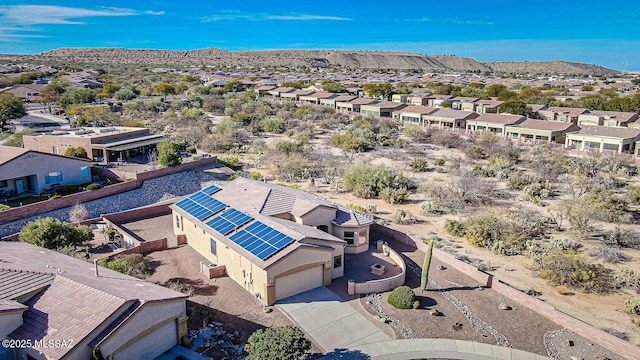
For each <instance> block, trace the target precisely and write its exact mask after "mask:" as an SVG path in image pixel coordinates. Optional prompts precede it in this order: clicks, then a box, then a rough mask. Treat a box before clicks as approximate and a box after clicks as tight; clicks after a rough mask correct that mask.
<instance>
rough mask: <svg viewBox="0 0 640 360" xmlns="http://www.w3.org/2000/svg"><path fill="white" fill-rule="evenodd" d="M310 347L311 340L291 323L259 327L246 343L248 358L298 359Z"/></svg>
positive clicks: (249, 359)
mask: <svg viewBox="0 0 640 360" xmlns="http://www.w3.org/2000/svg"><path fill="white" fill-rule="evenodd" d="M309 349H311V341H309V340H308V339H307V338H306V337H305V334H304V332H303V331H302V330H300V328H298V327H295V326H291V325H287V326H280V327H274V328H266V329H259V330H257V331H256V332H254V333H253V334H251V336H249V340H248V341H247V345H245V351H246V352H247V354H248V356H247V360H269V359H282V360H298V359H300V358H302V356H303V355H304V354H305V352H306V351H308V350H309Z"/></svg>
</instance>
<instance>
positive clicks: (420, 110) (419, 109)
mask: <svg viewBox="0 0 640 360" xmlns="http://www.w3.org/2000/svg"><path fill="white" fill-rule="evenodd" d="M437 110H438V108H432V107H428V106H423V105H411V106H407V107H406V108H404V109H401V110H396V111H394V113H416V114H423V115H427V114H431V113H433V112H435V111H437Z"/></svg>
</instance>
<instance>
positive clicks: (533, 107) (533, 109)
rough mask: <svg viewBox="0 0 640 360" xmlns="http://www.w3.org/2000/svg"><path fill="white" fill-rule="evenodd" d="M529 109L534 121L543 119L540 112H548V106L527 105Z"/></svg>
mask: <svg viewBox="0 0 640 360" xmlns="http://www.w3.org/2000/svg"><path fill="white" fill-rule="evenodd" d="M527 107H528V108H529V109H530V110H531V118H533V119H541V118H542V116H541V115H540V111H541V110H542V111H544V110H547V105H540V104H527Z"/></svg>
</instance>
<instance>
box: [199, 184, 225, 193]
mask: <svg viewBox="0 0 640 360" xmlns="http://www.w3.org/2000/svg"><path fill="white" fill-rule="evenodd" d="M220 190H222V189H220V188H219V187H217V186H215V185H211V186H208V187H206V188H204V189H202V190H200V191H202V192H203V193H205V194H207V195H212V194H215V193H217V192H218V191H220Z"/></svg>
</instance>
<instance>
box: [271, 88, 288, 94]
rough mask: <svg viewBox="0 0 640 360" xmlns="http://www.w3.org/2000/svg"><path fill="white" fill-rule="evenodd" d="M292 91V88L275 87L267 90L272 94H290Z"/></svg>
mask: <svg viewBox="0 0 640 360" xmlns="http://www.w3.org/2000/svg"><path fill="white" fill-rule="evenodd" d="M293 90H294V88H292V87H277V88H275V89H273V90H269V92H273V93H276V92H277V93H288V92H292V91H293Z"/></svg>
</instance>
